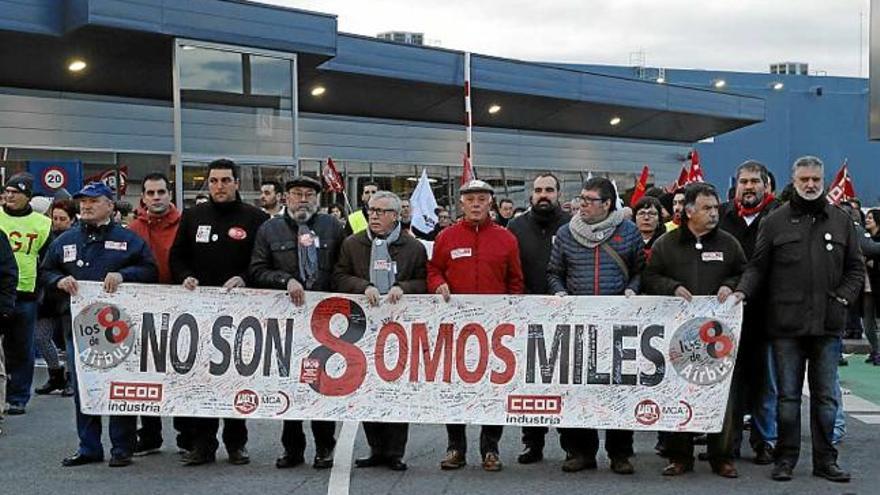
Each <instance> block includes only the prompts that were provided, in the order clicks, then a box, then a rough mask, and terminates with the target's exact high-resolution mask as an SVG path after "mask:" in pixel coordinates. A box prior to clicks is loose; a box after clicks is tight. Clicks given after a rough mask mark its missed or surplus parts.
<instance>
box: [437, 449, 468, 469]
mask: <svg viewBox="0 0 880 495" xmlns="http://www.w3.org/2000/svg"><path fill="white" fill-rule="evenodd" d="M465 464H467V460H466V459H465V457H464V452H461V451H460V450H454V449H453V450H447V451H446V457H444V458H443V460H442V461H440V469H442V470H444V471H449V470H450V469H459V468H462V467H464V466H465Z"/></svg>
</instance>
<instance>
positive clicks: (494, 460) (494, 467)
mask: <svg viewBox="0 0 880 495" xmlns="http://www.w3.org/2000/svg"><path fill="white" fill-rule="evenodd" d="M483 471H490V472H497V471H501V459H500V458H499V457H498V453H497V452H486V455H484V456H483Z"/></svg>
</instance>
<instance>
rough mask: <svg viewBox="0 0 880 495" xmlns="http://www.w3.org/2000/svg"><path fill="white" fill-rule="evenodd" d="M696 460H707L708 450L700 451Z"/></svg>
mask: <svg viewBox="0 0 880 495" xmlns="http://www.w3.org/2000/svg"><path fill="white" fill-rule="evenodd" d="M697 460H698V461H703V462H706V461H708V460H709V453H708V452H700V453H699V454H697Z"/></svg>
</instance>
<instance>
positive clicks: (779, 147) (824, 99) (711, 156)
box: [576, 63, 880, 205]
mask: <svg viewBox="0 0 880 495" xmlns="http://www.w3.org/2000/svg"><path fill="white" fill-rule="evenodd" d="M576 67H577V68H578V69H580V70H585V71H589V72H593V73H598V74H608V75H614V76H618V77H629V78H636V79H637V78H640V77H641V78H646V79H649V80H656V79H657V77H659V76H660V74H661V71H660V69H658V68H633V67H611V66H602V65H581V66H576ZM768 67H769V63H768ZM662 74H663V77H664V79H665V83H666V84H676V85H682V86H688V87H694V88H714V87H715V83H716V82H718V81H724V86H723V88H722V89H718V90H717V91H725V92H728V93H731V94H741V95H749V96H755V97H759V98H761V99H763V100H764V102H765V104H764V109H765V114H764V122H761V123H759V124H755V125H751V126H748V127H744V128H742V129H738V130H735V131H731V132H728V133H724V134H721V135H719V136H716V137H715V138H714V139H713V140H712V141H713V142H703V143H698V144H697V145H696V148H697V149H698V151H699V152H700V157H701V160H702V163H703V166H704V172H705V174H706V179H707V180H709V181H711V182H713V183H715V184H718V185H721V184H727V183H728V182H729V178H730V175H731V174H732V172H733V170H734V168H735V167H736V165H737V164H738V163H741V162H742V161H744V160H745V159H747V158H754V159H756V160H760V161H762V162H764V163H766V164H767V165H768V166H769V167H770V168H771V170H772V171H773V173H774V174H775V175H776V176H777V177H778V178H779V181H780V182H782V181H784V180H785V181H787V177H788V176H789V175H790V167H791V164H792V163H793V162H794V160H795V159H797V158H798V157H800V156H803V155H808V154H809V155H816V156H818V157H819V158H821V159H822V160H823V161H824V162H825V167H826V175H827V177H826V179H827V180H831V178H833V174H834V173H835V172H836V171H837V169H838V168H839V167H840V165H841V164H842V163H843V161H844V160H848V163H849V171H850V174H851V175H852V177H853V180H854V181H855V186H856V192H857V193H858V194H859V196H860V197H861V198H862V199H863V201H864V202H865V203H866V204H870V205H878V204H880V180H878V179H880V173H878V165H880V142H874V141H870V140H869V139H868V101H869V95H868V80H867V79H861V78H854V77H830V76H816V75H794V74H771V73H769V72H768V73H766V74H759V73H745V72H724V71H705V70H677V69H664V70H663V71H662Z"/></svg>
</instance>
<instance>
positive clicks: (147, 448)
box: [131, 439, 162, 457]
mask: <svg viewBox="0 0 880 495" xmlns="http://www.w3.org/2000/svg"><path fill="white" fill-rule="evenodd" d="M160 450H162V442H159V443H152V442H144V441H143V440H141V439H138V441H137V443H135V445H134V452H132V453H131V455H133V456H134V457H143V456H145V455H150V454H158V453H159V451H160Z"/></svg>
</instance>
